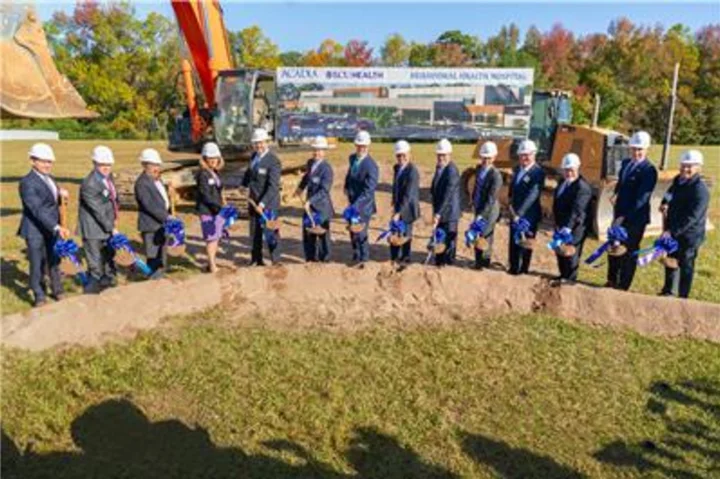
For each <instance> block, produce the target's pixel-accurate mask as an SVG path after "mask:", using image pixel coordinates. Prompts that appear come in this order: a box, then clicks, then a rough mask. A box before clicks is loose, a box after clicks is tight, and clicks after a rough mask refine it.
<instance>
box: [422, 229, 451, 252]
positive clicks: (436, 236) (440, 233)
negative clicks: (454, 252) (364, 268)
mask: <svg viewBox="0 0 720 479" xmlns="http://www.w3.org/2000/svg"><path fill="white" fill-rule="evenodd" d="M446 238H447V233H446V232H445V230H444V229H442V228H436V229H435V230H433V233H432V236H431V237H430V241H428V245H427V248H428V249H429V250H432V249H434V248H435V245H437V244H440V243H444V242H445V239H446Z"/></svg>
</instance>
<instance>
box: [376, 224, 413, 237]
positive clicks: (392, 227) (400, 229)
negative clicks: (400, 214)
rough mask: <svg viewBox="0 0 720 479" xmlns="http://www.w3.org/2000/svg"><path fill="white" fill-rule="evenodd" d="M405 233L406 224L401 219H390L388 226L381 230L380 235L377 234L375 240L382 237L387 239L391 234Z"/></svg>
mask: <svg viewBox="0 0 720 479" xmlns="http://www.w3.org/2000/svg"><path fill="white" fill-rule="evenodd" d="M406 233H407V225H406V224H405V222H404V221H403V220H397V221H396V220H390V223H388V228H387V229H386V230H382V232H381V233H380V236H378V237H377V239H376V240H375V241H376V242H378V241H382V240H384V239H388V240H389V239H390V236H392V235H398V236H405V234H406Z"/></svg>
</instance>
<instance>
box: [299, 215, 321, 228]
mask: <svg viewBox="0 0 720 479" xmlns="http://www.w3.org/2000/svg"><path fill="white" fill-rule="evenodd" d="M322 222H323V217H322V215H321V214H320V213H318V212H317V211H313V213H312V219H311V218H310V216H308V214H307V211H306V212H305V214H304V215H303V227H305V228H312V227H313V225H314V226H320V225H321V224H322Z"/></svg>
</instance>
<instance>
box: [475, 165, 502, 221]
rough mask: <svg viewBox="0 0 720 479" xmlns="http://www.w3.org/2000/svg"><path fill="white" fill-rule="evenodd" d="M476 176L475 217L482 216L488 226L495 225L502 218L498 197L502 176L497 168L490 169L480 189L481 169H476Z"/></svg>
mask: <svg viewBox="0 0 720 479" xmlns="http://www.w3.org/2000/svg"><path fill="white" fill-rule="evenodd" d="M475 175H476V176H475V186H474V187H473V193H472V200H473V209H474V212H475V216H478V215H480V216H482V217H483V218H484V219H485V221H487V222H488V224H490V225H494V224H495V223H497V220H498V218H499V217H500V202H499V201H498V195H499V194H500V188H502V184H503V180H502V175H501V174H500V172H499V171H498V170H497V169H496V168H494V167H492V168H490V170H489V171H488V172H487V173H486V174H485V179H484V180H483V182H482V184H480V188H478V183H477V180H478V178H479V177H480V176H479V175H480V168H476V170H475Z"/></svg>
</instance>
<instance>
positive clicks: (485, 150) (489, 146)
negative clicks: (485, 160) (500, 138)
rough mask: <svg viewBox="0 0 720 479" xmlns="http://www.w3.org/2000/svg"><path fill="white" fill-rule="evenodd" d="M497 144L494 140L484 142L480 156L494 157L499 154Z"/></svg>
mask: <svg viewBox="0 0 720 479" xmlns="http://www.w3.org/2000/svg"><path fill="white" fill-rule="evenodd" d="M497 154H498V151H497V145H496V144H495V143H494V142H492V141H486V142H485V143H483V144H482V146H481V147H480V156H481V157H483V156H484V157H494V156H497Z"/></svg>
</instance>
